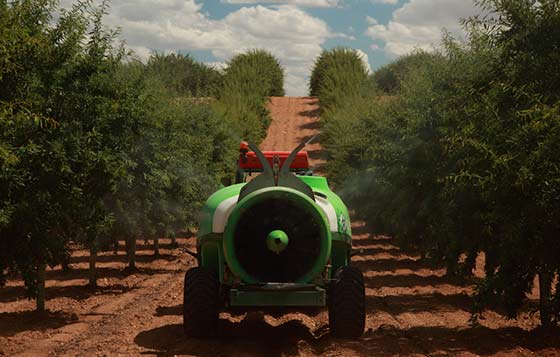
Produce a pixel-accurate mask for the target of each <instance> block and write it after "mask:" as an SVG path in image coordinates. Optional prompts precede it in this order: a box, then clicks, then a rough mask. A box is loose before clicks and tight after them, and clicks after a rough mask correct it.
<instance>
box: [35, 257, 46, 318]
mask: <svg viewBox="0 0 560 357" xmlns="http://www.w3.org/2000/svg"><path fill="white" fill-rule="evenodd" d="M46 270H47V265H46V264H39V266H38V267H37V300H36V302H37V311H45V274H46Z"/></svg>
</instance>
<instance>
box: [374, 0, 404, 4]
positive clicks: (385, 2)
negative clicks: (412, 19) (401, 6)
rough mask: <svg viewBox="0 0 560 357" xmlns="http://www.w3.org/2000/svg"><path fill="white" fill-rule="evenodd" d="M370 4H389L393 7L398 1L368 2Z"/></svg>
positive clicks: (381, 0) (379, 0)
mask: <svg viewBox="0 0 560 357" xmlns="http://www.w3.org/2000/svg"><path fill="white" fill-rule="evenodd" d="M370 2H371V3H372V4H391V5H395V4H396V3H398V2H399V0H370Z"/></svg>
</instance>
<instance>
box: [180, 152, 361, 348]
mask: <svg viewBox="0 0 560 357" xmlns="http://www.w3.org/2000/svg"><path fill="white" fill-rule="evenodd" d="M305 145H306V143H302V144H301V145H299V146H298V147H297V148H296V149H294V151H292V152H291V153H287V152H264V153H263V152H261V151H260V150H259V149H258V148H257V147H256V146H254V145H252V144H242V146H241V150H240V158H239V164H238V175H237V177H238V181H245V177H246V174H248V173H249V174H250V173H253V172H260V174H259V175H258V176H256V177H255V178H253V179H252V180H250V181H248V182H239V183H236V184H233V185H231V186H227V187H223V188H221V189H220V190H218V191H217V192H215V193H214V194H213V195H212V196H210V198H208V200H207V202H206V204H205V205H204V207H203V209H202V212H201V216H200V225H199V229H198V233H197V252H196V254H195V256H196V257H197V259H198V266H197V267H195V268H191V269H190V270H189V271H188V272H187V274H186V275H185V289H184V304H183V313H184V329H185V332H186V333H187V334H188V335H191V336H208V335H214V334H217V333H218V315H219V312H220V311H224V310H228V309H236V310H239V309H241V310H249V309H258V310H263V311H266V310H267V309H269V308H274V309H275V310H276V311H277V310H278V308H280V309H281V308H283V307H285V308H290V309H292V310H293V309H294V308H297V309H303V310H304V309H306V308H316V307H327V308H328V310H329V323H330V330H331V333H332V334H333V335H335V336H338V337H346V338H356V337H359V336H361V335H362V333H363V329H364V325H365V292H364V280H363V276H362V273H361V272H360V271H359V270H357V269H356V268H354V267H352V266H350V257H351V255H352V232H351V224H350V217H349V214H348V209H347V208H346V206H345V205H344V203H343V202H342V200H341V199H340V197H338V196H337V195H336V194H335V193H334V192H333V191H331V189H330V188H329V185H328V183H327V179H326V178H325V177H319V176H312V175H311V174H310V172H309V165H308V156H307V153H305V152H300V151H301V149H302V148H303V147H304V146H305ZM247 146H248V147H250V149H252V151H249V150H248V149H249V148H248V147H247Z"/></svg>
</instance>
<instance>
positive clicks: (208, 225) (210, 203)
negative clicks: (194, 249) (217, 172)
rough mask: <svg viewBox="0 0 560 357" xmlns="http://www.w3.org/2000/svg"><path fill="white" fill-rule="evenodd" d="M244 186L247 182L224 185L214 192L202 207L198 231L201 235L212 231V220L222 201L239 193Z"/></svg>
mask: <svg viewBox="0 0 560 357" xmlns="http://www.w3.org/2000/svg"><path fill="white" fill-rule="evenodd" d="M243 186H245V183H240V184H236V185H231V186H227V187H224V188H222V189H220V190H218V191H216V192H214V194H213V195H212V196H210V198H208V200H207V201H206V203H205V204H204V207H202V212H201V214H200V219H199V226H198V233H197V235H198V236H199V237H202V236H205V235H207V234H210V233H212V220H213V218H214V212H215V211H216V208H218V206H219V205H220V203H222V202H223V201H224V200H227V199H228V198H231V197H234V196H237V195H239V191H240V190H241V188H242V187H243Z"/></svg>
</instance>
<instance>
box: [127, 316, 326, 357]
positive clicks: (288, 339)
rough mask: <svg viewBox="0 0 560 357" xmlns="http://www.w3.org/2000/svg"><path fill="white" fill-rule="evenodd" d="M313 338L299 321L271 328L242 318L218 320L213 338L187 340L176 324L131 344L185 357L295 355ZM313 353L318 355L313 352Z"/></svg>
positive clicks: (146, 333)
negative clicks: (238, 319) (304, 343)
mask: <svg viewBox="0 0 560 357" xmlns="http://www.w3.org/2000/svg"><path fill="white" fill-rule="evenodd" d="M322 338H323V337H315V336H314V334H313V333H312V332H311V331H310V329H309V328H308V327H307V326H306V325H305V324H303V323H302V322H301V321H300V320H290V321H287V322H285V323H283V324H281V325H278V326H272V325H270V324H268V323H267V322H265V321H264V320H262V319H261V320H255V319H251V318H247V317H246V318H244V319H243V320H242V321H240V322H232V321H229V320H225V319H220V324H219V328H218V331H217V336H216V337H214V338H205V339H199V338H189V337H186V336H185V335H184V333H183V326H182V325H180V324H172V325H166V326H162V327H158V328H155V329H151V330H147V331H143V332H140V333H139V334H138V335H137V336H136V338H135V339H134V342H135V343H136V344H137V345H138V346H141V347H143V348H147V349H149V350H151V351H152V352H154V353H157V354H158V355H163V356H173V355H176V354H189V355H196V356H212V357H214V356H223V355H231V354H238V355H267V356H280V355H289V356H293V355H297V354H299V345H300V343H301V341H306V342H307V343H309V344H317V343H318V341H320V340H321V339H322ZM314 353H317V354H319V353H321V351H320V350H314Z"/></svg>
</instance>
